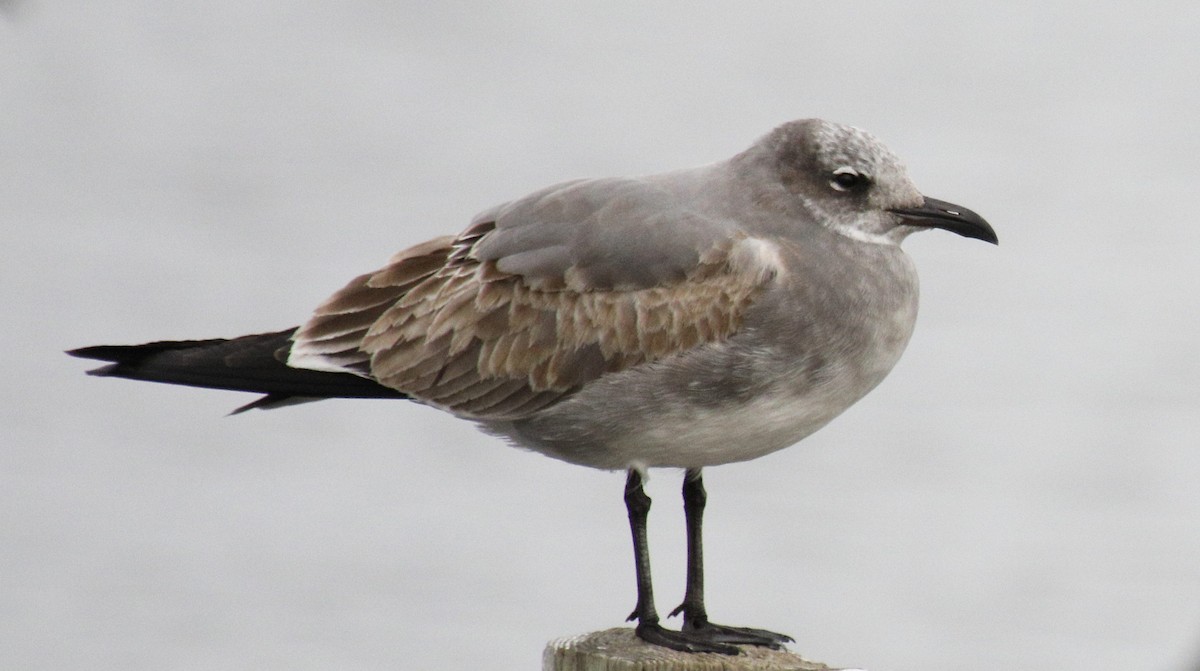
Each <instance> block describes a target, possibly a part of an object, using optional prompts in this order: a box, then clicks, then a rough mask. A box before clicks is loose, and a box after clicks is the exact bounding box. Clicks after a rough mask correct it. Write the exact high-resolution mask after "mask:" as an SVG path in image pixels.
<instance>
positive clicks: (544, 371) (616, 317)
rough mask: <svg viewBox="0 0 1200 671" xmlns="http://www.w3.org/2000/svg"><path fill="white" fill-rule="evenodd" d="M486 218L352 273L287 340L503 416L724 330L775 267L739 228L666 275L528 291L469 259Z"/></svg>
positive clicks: (474, 411)
mask: <svg viewBox="0 0 1200 671" xmlns="http://www.w3.org/2000/svg"><path fill="white" fill-rule="evenodd" d="M490 226H491V223H490V222H482V223H480V224H477V225H476V226H473V227H472V228H471V229H469V230H468V231H467V232H466V233H464V234H463V235H462V236H460V237H458V238H457V239H451V238H448V237H446V238H439V239H437V240H433V241H430V242H429V243H426V244H424V245H420V246H418V247H414V248H412V249H410V250H407V251H406V252H404V253H401V254H399V255H397V256H396V257H394V258H393V259H392V261H391V263H390V264H389V265H388V266H386V267H384V268H383V269H381V270H379V271H377V272H375V273H370V274H367V275H363V276H361V277H358V278H356V279H355V280H353V281H352V282H351V283H350V284H349V285H348V286H347V287H345V288H344V289H342V290H341V291H339V292H338V293H337V294H335V295H334V296H333V297H331V298H330V299H329V300H328V301H326V302H325V303H324V304H323V305H322V306H321V307H320V308H318V310H317V312H316V314H315V315H314V316H313V318H312V319H311V320H310V321H309V322H308V323H307V324H305V325H304V326H303V327H302V328H301V329H300V330H299V331H298V332H297V334H296V346H295V347H294V348H293V350H294V351H297V352H303V353H304V354H305V355H309V354H313V355H318V356H319V357H322V358H324V359H326V360H328V361H329V363H330V364H331V365H335V366H345V367H349V368H351V369H354V370H358V371H360V372H362V373H364V374H367V375H369V377H371V378H373V379H375V380H377V381H378V382H379V383H381V384H383V385H386V386H388V387H391V388H393V389H396V390H399V391H402V392H404V393H405V394H408V395H409V396H411V397H413V398H415V399H418V400H422V401H425V402H427V403H430V404H433V405H437V406H440V407H443V408H446V409H448V410H451V411H453V412H455V413H457V414H460V415H464V416H470V417H478V418H488V419H505V418H516V417H521V416H526V415H528V414H529V413H531V412H534V411H536V410H538V409H540V408H544V407H546V406H547V405H550V404H552V403H554V402H556V401H558V400H560V399H561V398H563V397H565V396H567V395H569V394H570V393H572V392H573V391H574V390H575V389H577V388H578V387H579V386H580V385H582V384H584V383H585V382H587V381H589V380H593V379H595V378H597V377H599V376H601V375H603V374H605V373H606V372H612V371H618V370H623V369H626V368H629V367H631V366H636V365H638V364H642V363H645V362H649V361H655V360H659V359H662V358H664V357H668V356H671V355H672V354H676V353H678V352H682V351H685V350H688V349H690V348H693V347H696V346H698V345H701V344H704V343H710V342H716V341H720V340H723V339H725V338H727V337H729V336H730V335H731V334H733V333H734V332H735V331H736V330H737V329H738V328H739V326H740V325H741V319H742V315H743V313H744V311H745V310H746V308H747V306H748V305H749V304H750V303H751V301H753V299H754V297H755V295H756V293H757V292H758V291H759V290H760V288H761V287H762V286H763V284H764V283H765V282H766V281H767V280H768V279H769V278H770V277H772V276H773V274H774V273H775V272H776V270H775V269H776V266H775V264H773V263H769V262H764V260H763V258H762V255H761V253H760V250H761V245H759V246H757V247H756V246H754V245H750V246H749V247H748V246H747V245H746V244H744V243H746V242H748V241H750V240H749V239H748V238H745V237H742V238H738V239H732V240H728V241H726V242H724V243H722V244H719V245H716V246H714V247H713V248H712V249H708V250H706V251H704V252H703V253H702V254H701V255H700V262H699V263H698V264H697V265H696V266H695V267H694V268H693V269H692V270H691V272H689V273H687V274H686V276H685V277H684V278H683V279H682V280H681V281H679V282H676V283H673V284H671V285H669V286H657V287H649V288H644V289H634V290H629V289H625V290H580V289H578V288H576V287H575V286H574V285H577V284H578V283H577V282H574V281H573V278H570V277H566V278H563V281H561V282H549V283H547V282H544V281H543V282H538V283H537V284H536V288H535V286H531V283H530V282H527V281H526V280H525V278H522V277H520V276H517V275H511V274H507V273H504V272H502V271H500V270H498V269H497V268H496V264H495V262H494V261H479V260H476V259H474V258H473V257H472V255H471V250H472V248H473V247H474V245H475V244H476V243H477V242H478V241H479V240H480V239H481V238H482V237H483V236H484V235H486V234H487V232H488V230H490ZM751 242H758V241H751Z"/></svg>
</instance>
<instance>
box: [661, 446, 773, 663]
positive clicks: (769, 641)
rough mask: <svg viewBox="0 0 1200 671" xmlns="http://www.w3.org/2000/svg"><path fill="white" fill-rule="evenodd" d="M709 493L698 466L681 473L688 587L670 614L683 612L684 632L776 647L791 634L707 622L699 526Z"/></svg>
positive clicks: (732, 641)
mask: <svg viewBox="0 0 1200 671" xmlns="http://www.w3.org/2000/svg"><path fill="white" fill-rule="evenodd" d="M707 500H708V493H707V492H705V491H704V479H703V477H702V476H701V473H700V469H699V468H689V469H688V470H687V472H686V473H685V474H684V476H683V512H684V515H685V517H686V519H687V551H688V563H687V590H686V591H685V592H684V595H683V603H682V604H680V605H679V607H678V608H676V609H675V610H673V611H671V615H678V614H679V613H683V632H684V633H686V634H691V635H693V636H695V637H697V638H700V639H702V640H706V641H712V642H714V643H734V644H739V645H765V646H768V647H772V648H779V647H781V646H782V644H784V643H787V642H790V641H791V640H792V637H791V636H786V635H784V634H776V633H775V632H772V631H766V630H765V629H749V628H746V627H726V626H724V625H719V624H713V623H712V622H709V621H708V612H707V611H706V610H705V608H704V547H703V546H704V540H703V537H702V535H701V525H702V523H703V519H704V504H705V503H706V502H707Z"/></svg>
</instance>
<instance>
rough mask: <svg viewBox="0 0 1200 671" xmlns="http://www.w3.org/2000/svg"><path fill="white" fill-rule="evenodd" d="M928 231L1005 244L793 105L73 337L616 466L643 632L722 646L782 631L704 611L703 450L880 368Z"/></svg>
mask: <svg viewBox="0 0 1200 671" xmlns="http://www.w3.org/2000/svg"><path fill="white" fill-rule="evenodd" d="M935 228H936V229H943V230H947V231H951V232H953V233H957V234H959V235H961V236H965V237H967V238H976V239H979V240H984V241H987V242H991V243H993V244H995V243H996V242H997V237H996V233H995V232H994V231H993V230H992V228H991V226H989V225H988V223H987V222H986V221H985V220H984V219H983V218H982V217H980V216H979V215H978V214H976V213H974V212H972V211H971V210H968V209H966V208H964V207H960V206H958V205H954V204H951V203H947V202H944V201H940V200H936V199H933V198H927V197H925V196H923V195H922V194H921V192H920V191H918V190H917V188H916V187H915V186H914V185H913V183H912V181H911V180H910V179H909V177H908V175H907V173H906V170H905V168H904V166H903V164H902V163H901V162H900V160H899V159H898V158H897V157H896V156H895V155H894V154H893V153H892V152H891V151H890V150H888V149H887V148H886V147H885V146H884V145H883V144H882V143H881V142H880V141H879V140H877V139H876V138H875V137H874V136H872V135H870V134H868V133H867V132H865V131H863V130H860V129H858V128H855V127H852V126H847V125H842V124H837V123H832V122H828V121H823V120H819V119H804V120H798V121H792V122H788V123H785V124H783V125H781V126H779V127H777V128H775V129H774V130H772V131H771V132H770V133H768V134H767V135H765V136H763V137H762V138H760V139H759V140H758V141H757V142H755V143H754V144H753V145H752V146H750V147H749V148H748V149H746V150H745V151H743V152H741V153H739V154H737V155H736V156H734V157H732V158H730V159H728V160H724V161H720V162H717V163H712V164H709V165H704V166H700V167H697V168H690V169H683V170H675V171H671V172H666V173H661V174H653V175H647V176H640V177H619V178H599V179H580V180H574V181H569V182H563V183H561V184H556V185H553V186H550V187H547V188H544V189H542V190H540V191H536V192H534V193H532V194H530V195H528V196H525V197H523V198H519V199H517V200H513V201H511V202H507V203H504V204H501V205H497V206H495V207H492V208H491V209H489V210H486V211H484V212H483V213H481V214H479V215H478V216H476V217H475V218H474V220H473V221H472V222H471V223H470V225H469V226H468V227H467V228H466V229H465V230H464V231H463V232H462V233H460V234H459V235H449V236H444V237H439V238H436V239H433V240H430V241H428V242H424V243H421V244H418V245H415V246H413V247H410V248H409V249H406V250H404V251H402V252H400V253H398V254H396V255H395V256H393V257H392V258H391V260H390V261H388V263H387V264H386V265H385V266H384V267H382V268H381V269H379V270H376V271H374V272H369V273H366V274H364V275H360V276H359V277H356V278H355V279H353V280H351V281H350V283H349V284H347V285H346V286H345V287H344V288H343V289H341V290H340V291H338V292H337V293H335V294H333V296H332V297H330V298H329V299H328V300H326V301H325V302H324V303H322V304H321V305H320V306H318V307H317V308H316V310H315V312H314V313H313V314H312V315H311V316H310V317H309V318H308V320H307V321H305V322H304V323H303V324H301V325H300V326H299V327H296V328H290V329H285V330H282V331H278V332H274V333H263V334H255V335H248V336H242V337H239V338H232V339H211V340H189V341H163V342H152V343H147V344H143V345H130V346H96V347H85V348H81V349H76V350H72V351H70V352H69V354H71V355H73V356H78V357H84V358H90V359H99V360H103V361H108V362H111V363H109V365H106V366H104V367H102V368H99V369H96V370H93V371H90V372H91V373H92V374H94V375H101V376H113V377H122V378H130V379H135V380H148V381H154V382H165V383H171V384H182V385H189V386H195V387H209V388H217V389H232V390H238V391H248V392H258V393H261V394H263V396H262V397H261V398H259V399H258V400H255V401H253V402H252V403H249V404H248V405H245V406H242V407H241V408H238V409H237V410H235V411H234V412H235V413H236V412H242V411H245V410H249V409H252V408H261V409H267V408H274V407H279V406H283V405H289V404H293V403H300V402H306V401H312V400H320V399H326V398H393V399H407V400H411V401H416V402H418V403H423V404H425V405H429V406H433V407H435V408H438V409H441V410H444V411H446V412H449V413H451V414H453V415H455V416H457V417H461V418H463V419H467V420H470V421H472V422H475V423H476V424H477V425H479V426H480V427H481V428H482V429H483V430H484V431H486V432H488V433H491V434H494V435H496V436H500V437H502V438H504V439H506V440H507V441H509V442H510V443H512V444H513V445H515V446H519V447H522V448H526V449H529V450H533V451H535V452H539V453H542V454H545V455H548V456H550V457H553V458H556V459H561V460H563V461H566V462H570V463H572V464H579V465H582V466H590V467H592V468H598V469H609V470H623V471H625V472H626V473H627V475H626V480H625V489H624V499H625V504H626V508H627V511H628V515H629V522H630V529H631V532H632V536H633V548H634V558H635V575H636V580H637V604H636V607H635V608H634V611H633V613H632V614H631V615H630V616H629V618H628V619H629V620H630V621H633V620H636V622H637V624H636V632H637V635H638V636H639V637H640V638H641V639H643V640H645V641H647V642H649V643H651V644H655V645H660V646H665V647H668V648H672V649H675V650H682V651H688V652H716V653H724V654H736V653H738V652H739V648H738V647H737V646H739V645H758V646H769V647H780V646H782V645H783V644H784V643H786V642H789V641H792V640H793V639H792V638H791V637H790V636H787V635H784V634H778V633H774V632H771V631H767V630H763V629H757V628H750V627H734V626H726V625H720V624H716V623H713V622H711V621H710V620H709V618H708V613H707V610H706V608H705V603H704V574H703V552H702V540H701V522H702V516H703V512H704V508H705V502H706V498H707V495H706V492H705V489H704V483H703V477H702V469H703V468H705V467H708V466H717V465H720V464H727V463H731V462H738V461H745V460H748V459H755V458H758V457H761V456H763V455H766V454H770V453H772V452H775V451H777V450H780V449H782V448H785V447H788V446H790V445H793V444H795V443H796V442H797V441H799V440H801V439H802V438H804V437H806V436H808V435H810V434H811V433H813V432H814V431H816V430H817V429H819V428H821V427H822V426H824V425H825V424H827V423H828V422H829V421H830V420H832V419H833V418H834V417H836V416H837V415H838V414H840V413H841V412H842V411H844V410H846V409H847V408H849V407H850V406H851V405H852V404H854V403H855V402H856V401H858V400H859V399H860V398H862V397H863V396H864V395H865V394H866V393H867V392H868V391H870V390H871V389H873V388H874V387H875V386H876V385H877V384H879V382H880V381H881V380H882V379H883V378H884V376H885V375H887V373H888V372H889V371H890V370H891V369H892V367H893V366H894V365H895V363H896V361H897V360H898V359H899V357H900V355H901V352H903V350H904V348H905V346H906V345H907V343H908V341H909V338H910V336H911V335H912V331H913V326H914V323H915V320H916V315H917V276H916V272H915V269H914V267H913V264H912V261H911V260H910V259H909V257H908V256H907V255H906V254H905V253H904V252H903V251H902V250H901V248H900V243H901V241H903V240H904V239H905V238H906V237H908V236H909V235H910V234H912V233H913V232H916V231H921V230H926V229H935ZM650 468H676V469H683V471H684V478H683V501H684V513H685V522H686V529H687V540H686V543H687V581H686V588H685V592H684V598H683V603H682V604H681V605H680V606H679V607H678V608H676V609H675V610H674V611H672V613H671V615H676V614H682V615H683V622H682V626H681V628H680V629H679V630H672V629H667V628H665V627H663V626H662V625H661V624H660V618H659V615H658V612H657V611H656V609H655V604H654V594H653V588H652V585H651V580H650V555H649V549H648V545H647V537H646V519H647V514H648V512H649V509H650V498H649V497H648V496H647V495H646V493H645V491H644V490H643V487H642V483H643V481H644V479H645V477H646V474H647V469H650Z"/></svg>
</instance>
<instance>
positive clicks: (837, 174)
mask: <svg viewBox="0 0 1200 671" xmlns="http://www.w3.org/2000/svg"><path fill="white" fill-rule="evenodd" d="M866 183H867V178H866V177H864V176H862V175H861V174H859V172H858V171H857V170H855V169H854V168H850V167H843V168H838V169H837V170H834V171H833V176H832V177H831V178H830V179H829V186H831V187H833V188H834V189H835V190H837V191H849V190H851V189H853V188H856V187H859V186H862V185H863V184H866Z"/></svg>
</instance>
